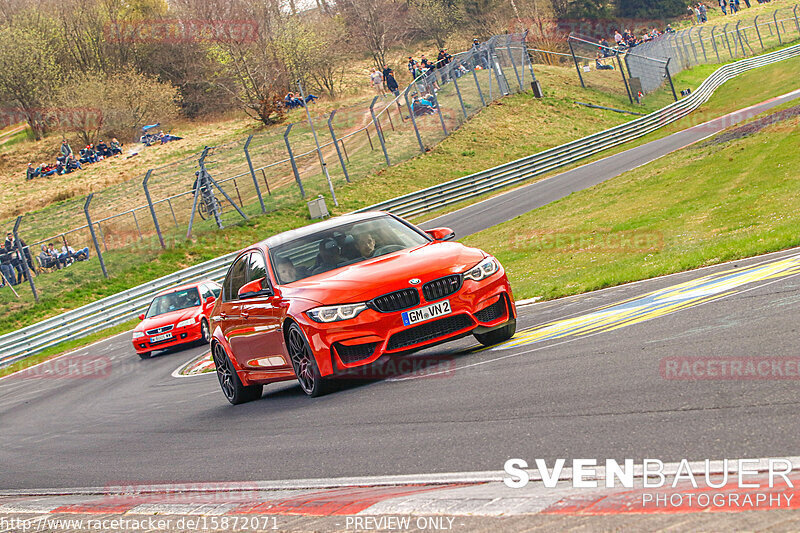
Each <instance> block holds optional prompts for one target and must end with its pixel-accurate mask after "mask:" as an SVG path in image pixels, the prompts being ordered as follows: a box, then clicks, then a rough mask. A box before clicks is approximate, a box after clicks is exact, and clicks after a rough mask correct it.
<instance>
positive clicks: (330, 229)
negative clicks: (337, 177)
mask: <svg viewBox="0 0 800 533" xmlns="http://www.w3.org/2000/svg"><path fill="white" fill-rule="evenodd" d="M454 236H455V234H454V233H453V231H452V230H450V229H448V228H437V229H433V230H430V231H427V232H426V231H423V230H421V229H419V228H417V227H416V226H414V225H412V224H410V223H408V222H406V221H405V220H403V219H401V218H399V217H397V216H394V215H391V214H388V213H382V212H370V213H360V214H354V215H346V216H342V217H338V218H333V219H330V220H327V221H325V222H319V223H317V224H312V225H310V226H306V227H304V228H300V229H296V230H292V231H288V232H285V233H281V234H279V235H275V236H274V237H270V238H268V239H267V240H265V241H262V242H260V243H258V244H255V245H253V246H251V247H249V248H247V249H245V250H244V251H242V252H241V253H240V254H239V255H238V256H237V258H236V260H235V261H234V262H233V264H232V265H231V267H230V269H229V270H228V273H227V275H226V277H225V281H223V283H222V297H221V298H220V299H219V300H217V302H216V304H214V309H213V311H212V312H211V317H210V320H211V334H212V338H211V351H212V355H213V358H214V363H215V365H216V368H217V377H218V378H219V382H220V385H221V387H222V392H223V393H224V394H225V397H226V398H227V399H228V401H229V402H231V403H232V404H238V403H242V402H246V401H250V400H254V399H256V398H260V397H261V393H262V389H263V385H264V384H267V383H272V382H277V381H285V380H291V379H295V378H296V379H297V380H298V381H299V382H300V386H301V387H302V389H303V391H304V392H305V393H306V394H308V395H309V396H318V395H320V394H323V393H324V392H325V391H326V388H327V385H329V384H330V379H331V378H332V377H334V376H335V375H337V374H346V373H347V372H348V371H352V370H353V369H356V368H360V367H363V366H365V365H370V364H372V363H374V362H375V361H377V360H378V359H379V358H381V357H401V356H403V355H404V354H408V353H410V352H413V351H416V350H420V349H423V348H427V347H429V346H433V345H434V344H438V343H441V342H445V341H450V340H454V339H457V338H460V337H464V336H466V335H470V334H471V335H474V336H475V338H476V339H477V340H478V341H479V342H481V343H482V344H484V345H487V346H488V345H492V344H496V343H498V342H501V341H504V340H506V339H509V338H510V337H512V336H513V335H514V332H515V330H516V308H515V304H514V298H513V296H512V294H511V287H510V286H509V284H508V279H507V278H506V274H505V272H504V271H503V267H502V266H501V265H500V263H499V262H498V261H497V259H495V258H494V257H492V256H490V255H488V254H486V253H485V252H483V251H481V250H478V249H476V248H469V247H467V246H464V245H462V244H460V243H457V242H445V241H448V240H450V239H452V238H453V237H454Z"/></svg>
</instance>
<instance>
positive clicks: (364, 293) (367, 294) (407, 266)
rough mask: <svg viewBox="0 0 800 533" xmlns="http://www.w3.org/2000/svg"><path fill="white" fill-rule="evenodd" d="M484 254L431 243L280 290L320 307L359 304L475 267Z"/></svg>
mask: <svg viewBox="0 0 800 533" xmlns="http://www.w3.org/2000/svg"><path fill="white" fill-rule="evenodd" d="M484 257H485V254H484V253H483V252H481V251H480V250H478V249H477V248H469V247H467V246H464V245H463V244H461V243H457V242H432V243H429V244H425V245H423V246H419V247H417V248H411V249H409V250H402V251H400V252H395V253H391V254H388V255H384V256H381V257H376V258H375V259H368V260H366V261H362V262H360V263H356V264H354V265H349V266H345V267H342V268H338V269H336V270H331V271H329V272H325V273H323V274H317V275H316V276H311V277H310V278H306V279H303V280H300V281H296V282H294V283H291V284H289V285H284V286H283V287H281V290H282V291H283V294H284V296H285V297H294V298H305V299H308V300H314V301H316V302H319V303H321V304H337V303H349V302H363V301H366V300H370V299H372V298H374V297H376V296H380V295H381V294H386V293H387V292H392V291H396V290H400V289H404V288H406V287H410V286H411V284H410V283H409V280H411V279H413V278H418V279H419V280H420V284H419V285H418V286H421V285H422V284H423V283H426V282H428V281H431V280H433V279H436V278H440V277H442V276H446V275H448V274H453V273H456V272H463V271H465V270H466V269H468V268H469V267H472V266H475V264H477V263H478V262H480V260H481V259H483V258H484Z"/></svg>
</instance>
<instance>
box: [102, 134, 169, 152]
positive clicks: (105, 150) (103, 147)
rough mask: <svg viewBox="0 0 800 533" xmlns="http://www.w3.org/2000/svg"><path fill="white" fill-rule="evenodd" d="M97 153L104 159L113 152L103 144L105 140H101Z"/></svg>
mask: <svg viewBox="0 0 800 533" xmlns="http://www.w3.org/2000/svg"><path fill="white" fill-rule="evenodd" d="M162 136H163V135H162ZM97 152H98V153H99V154H100V155H102V156H103V158H106V157H110V156H111V150H109V149H108V145H107V144H106V143H105V142H103V139H100V141H99V142H98V143H97Z"/></svg>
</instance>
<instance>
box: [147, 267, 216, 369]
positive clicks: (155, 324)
mask: <svg viewBox="0 0 800 533" xmlns="http://www.w3.org/2000/svg"><path fill="white" fill-rule="evenodd" d="M221 291H222V287H221V286H220V285H219V283H216V282H214V281H211V280H206V281H201V282H197V283H191V284H189V285H182V286H180V287H175V288H172V289H169V290H166V291H163V292H160V293H158V294H157V295H156V297H155V298H153V301H152V302H150V307H148V308H147V312H146V313H142V314H141V315H139V320H141V321H142V323H141V324H139V325H138V326H136V328H134V330H133V349H134V350H136V353H137V354H139V357H141V358H142V359H147V358H148V357H150V354H151V353H152V352H153V350H163V349H164V348H170V347H172V346H177V345H178V344H187V343H191V342H203V343H207V342H208V341H209V340H210V338H211V336H210V335H209V331H210V330H209V327H208V324H209V322H208V315H209V314H210V313H211V309H212V308H213V307H214V302H215V301H216V299H217V298H219V294H220V292H221Z"/></svg>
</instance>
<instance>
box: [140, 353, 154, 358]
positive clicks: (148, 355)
mask: <svg viewBox="0 0 800 533" xmlns="http://www.w3.org/2000/svg"><path fill="white" fill-rule="evenodd" d="M152 353H153V352H144V353H140V354H138V355H139V357H140V358H141V359H150V354H152Z"/></svg>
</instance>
